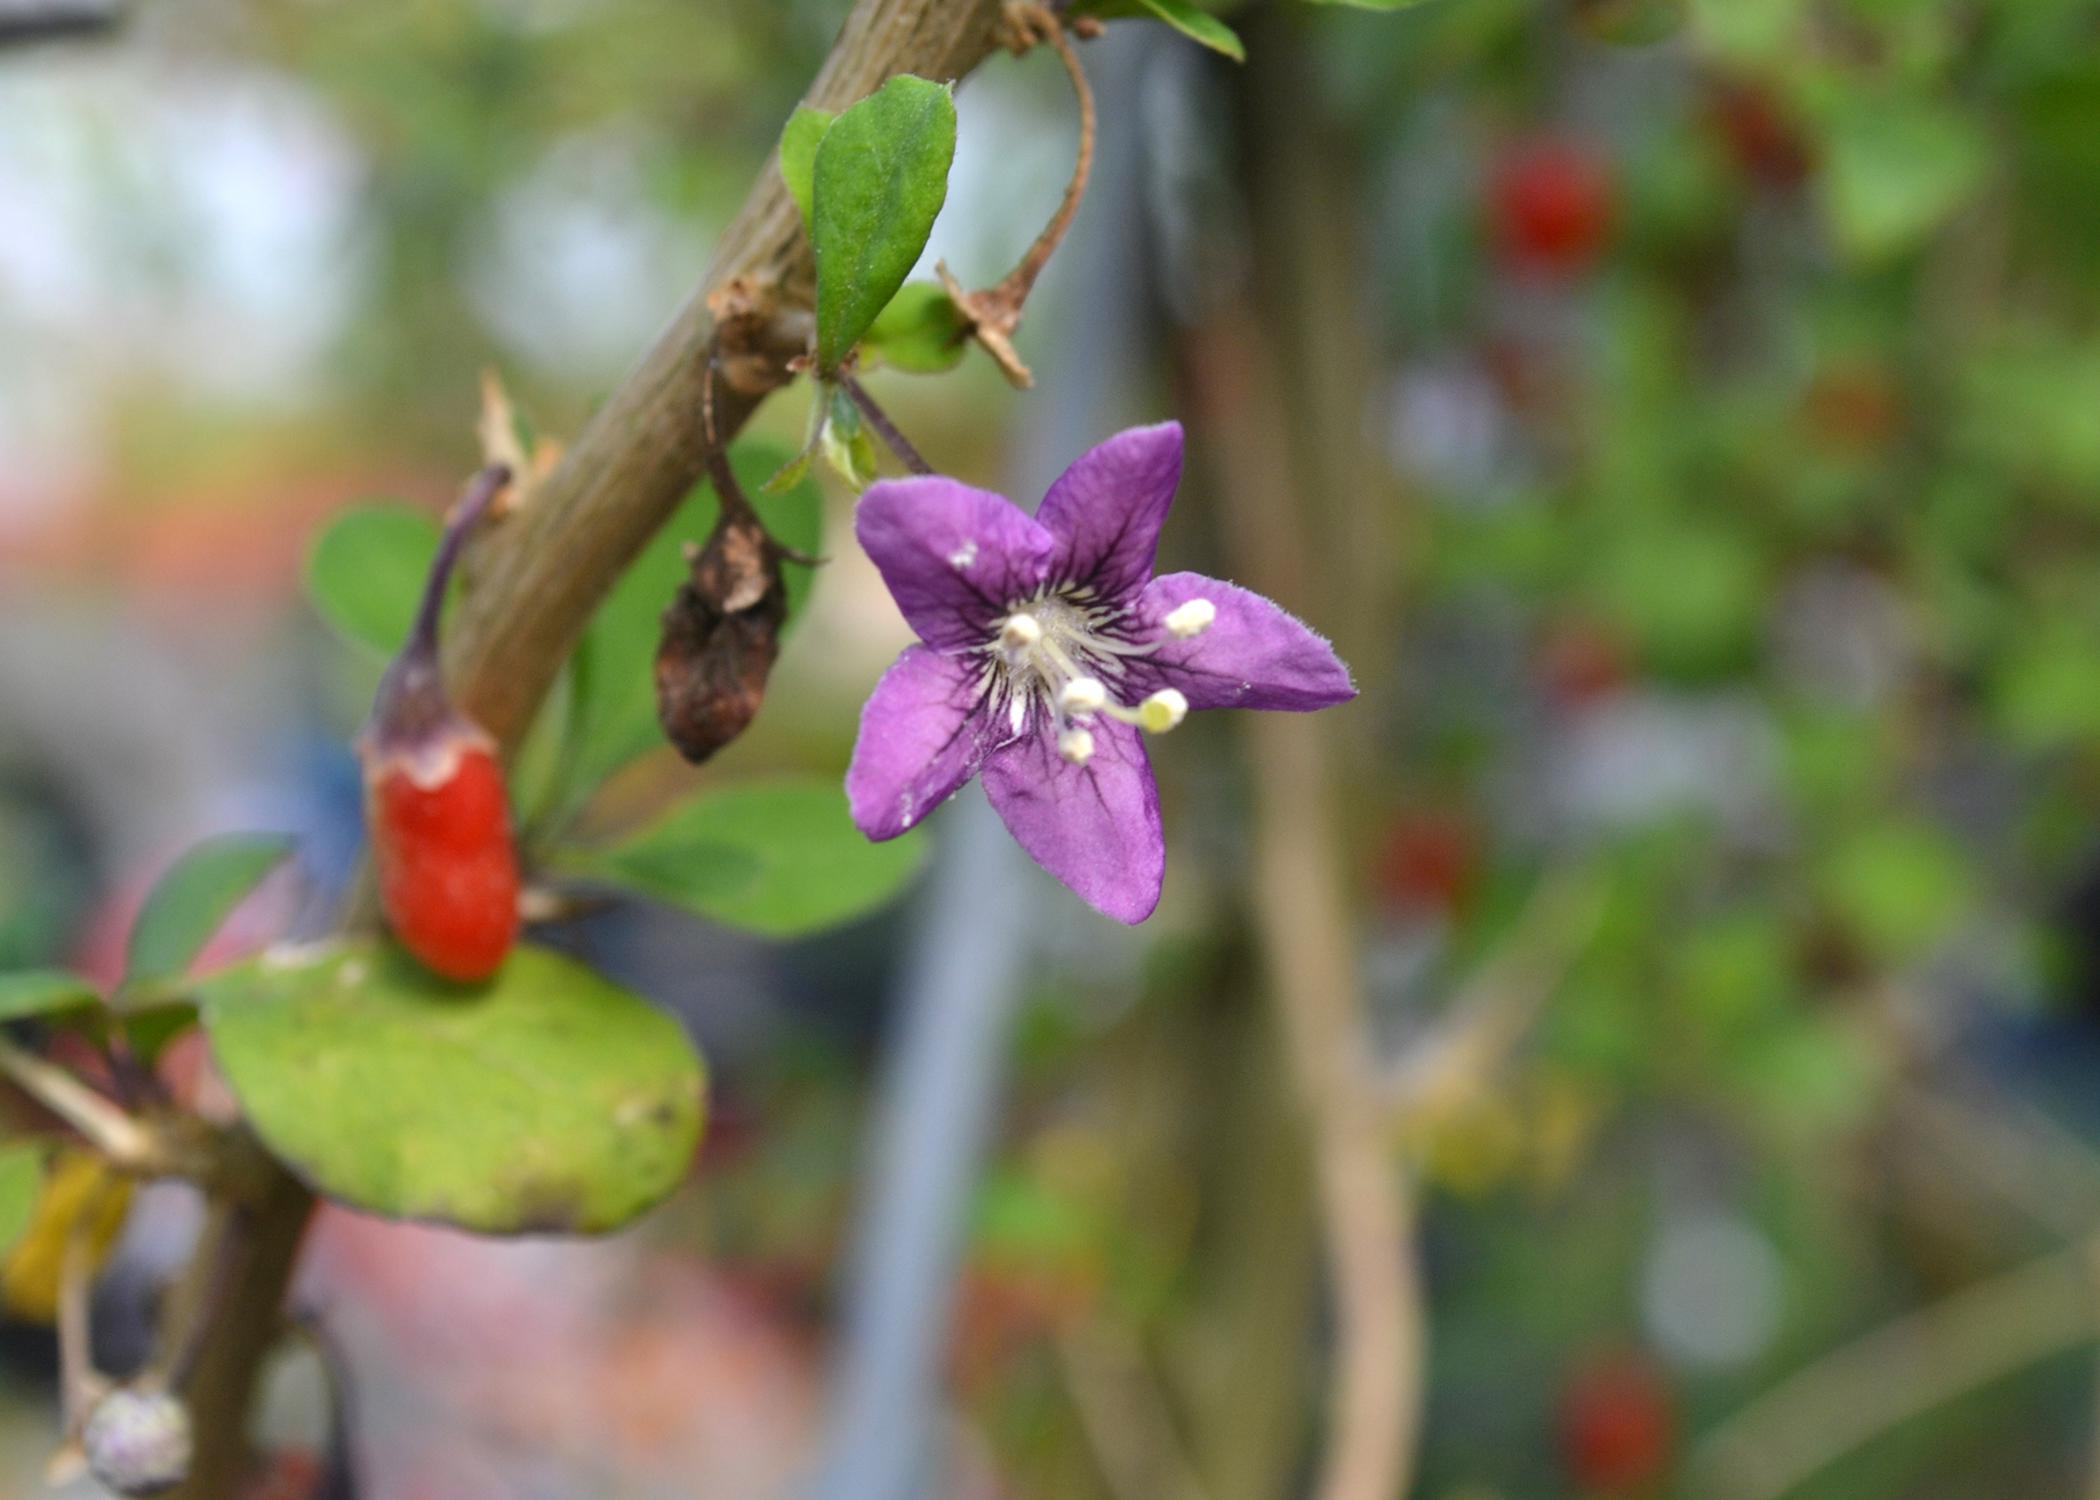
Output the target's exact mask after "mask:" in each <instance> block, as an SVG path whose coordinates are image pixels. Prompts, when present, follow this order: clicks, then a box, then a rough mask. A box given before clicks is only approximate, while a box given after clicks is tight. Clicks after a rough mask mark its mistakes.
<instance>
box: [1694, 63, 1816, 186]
mask: <svg viewBox="0 0 2100 1500" xmlns="http://www.w3.org/2000/svg"><path fill="white" fill-rule="evenodd" d="M1707 118H1708V119H1709V120H1710V121H1711V122H1712V125H1713V129H1714V132H1715V134H1716V135H1718V136H1719V137H1720V139H1721V144H1722V146H1723V147H1724V148H1725V149H1726V150H1727V152H1728V156H1729V159H1730V160H1731V161H1733V162H1734V163H1735V165H1736V168H1737V170H1738V171H1740V172H1742V173H1743V175H1744V176H1746V177H1749V178H1751V179H1753V180H1754V181H1757V182H1761V183H1764V184H1765V185H1766V186H1768V187H1775V188H1791V187H1798V186H1800V184H1801V182H1802V180H1803V179H1804V178H1806V177H1807V176H1808V174H1809V170H1810V169H1811V168H1812V167H1813V166H1814V165H1815V160H1814V155H1813V153H1812V152H1811V150H1810V149H1809V144H1808V139H1807V137H1805V136H1804V135H1803V134H1802V133H1801V130H1800V128H1799V127H1798V126H1797V125H1796V124H1795V123H1794V120H1793V118H1792V117H1791V116H1790V115H1789V113H1788V112H1787V110H1786V109H1785V107H1784V106H1783V105H1781V103H1780V102H1779V98H1778V96H1777V95H1776V94H1775V93H1774V92H1773V91H1772V89H1771V88H1770V87H1769V86H1767V85H1765V84H1762V83H1757V82H1753V81H1751V80H1748V79H1740V78H1718V79H1715V80H1714V82H1713V84H1712V87H1711V92H1710V93H1709V94H1708V97H1707Z"/></svg>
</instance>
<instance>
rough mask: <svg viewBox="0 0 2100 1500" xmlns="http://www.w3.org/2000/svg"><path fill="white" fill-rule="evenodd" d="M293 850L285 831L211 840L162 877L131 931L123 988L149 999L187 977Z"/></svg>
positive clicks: (132, 996) (128, 993) (129, 996)
mask: <svg viewBox="0 0 2100 1500" xmlns="http://www.w3.org/2000/svg"><path fill="white" fill-rule="evenodd" d="M291 852H292V841H291V839H289V838H287V837H285V836H284V835H282V834H271V833H235V834H227V835H225V836H223V837H220V838H215V839H206V840H205V841H204V842H203V843H201V844H199V845H197V847H196V848H194V849H192V850H190V851H189V852H188V853H187V854H185V855H183V856H182V858H181V859H178V860H177V861H175V865H174V868H172V869H170V870H169V871H168V873H167V874H165V875H163V876H162V877H161V878H160V883H159V884H158V885H156V886H154V888H153V892H152V894H151V895H149V896H147V898H146V905H145V907H144V909H143V910H141V911H140V912H139V919H138V922H137V923H136V924H135V925H134V926H133V927H132V929H131V948H130V951H129V953H128V954H127V956H126V959H125V965H124V983H123V986H122V988H123V990H124V991H125V992H126V998H127V1000H130V999H138V998H144V997H149V996H150V995H151V992H153V991H154V990H156V989H162V988H164V987H166V986H168V985H171V984H173V983H174V982H175V981H177V980H179V979H181V978H182V976H183V974H184V973H185V972H186V971H187V970H188V968H189V966H190V965H191V964H192V963H193V962H195V961H196V958H197V955H198V954H199V953H200V952H202V951H203V949H204V945H205V944H206V943H208V942H210V941H211V939H212V935H213V934H214V933H216V932H217V931H218V930H219V928H220V927H222V926H224V925H225V922H226V919H227V918H228V917H230V916H232V915H233V909H234V908H235V907H236V906H239V905H240V904H241V902H242V900H243V899H244V898H245V897H246V896H247V895H248V893H249V892H250V891H252V890H254V889H255V887H256V886H257V885H258V884H259V883H260V882H261V880H262V878H263V877H264V876H265V875H267V874H269V873H270V872H271V871H272V870H274V869H276V868H277V866H278V865H280V864H282V863H283V862H284V860H285V858H286V857H287V856H288V855H289V854H290V853H291Z"/></svg>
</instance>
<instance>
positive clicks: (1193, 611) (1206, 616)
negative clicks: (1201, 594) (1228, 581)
mask: <svg viewBox="0 0 2100 1500" xmlns="http://www.w3.org/2000/svg"><path fill="white" fill-rule="evenodd" d="M1217 618H1218V606H1217V605H1215V604H1213V603H1211V602H1210V601H1209V600H1208V599H1190V600H1188V601H1187V602H1185V603H1182V604H1178V605H1176V606H1175V607H1174V608H1173V609H1172V610H1170V611H1169V612H1168V614H1167V618H1166V620H1165V621H1164V622H1163V623H1164V624H1165V625H1166V627H1167V634H1168V635H1171V636H1173V637H1174V638H1175V639H1176V640H1181V641H1186V640H1189V639H1191V638H1193V637H1195V636H1199V635H1201V634H1203V632H1204V631H1206V630H1208V629H1210V627H1211V624H1212V622H1213V621H1215V620H1216V619H1217Z"/></svg>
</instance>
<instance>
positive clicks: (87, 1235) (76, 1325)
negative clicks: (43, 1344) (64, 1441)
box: [58, 1179, 113, 1434]
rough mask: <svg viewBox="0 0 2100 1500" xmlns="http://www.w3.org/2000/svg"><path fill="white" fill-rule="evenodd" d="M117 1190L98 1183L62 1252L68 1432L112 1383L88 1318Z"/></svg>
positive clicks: (61, 1371) (61, 1387) (63, 1405)
mask: <svg viewBox="0 0 2100 1500" xmlns="http://www.w3.org/2000/svg"><path fill="white" fill-rule="evenodd" d="M111 1191H113V1184H112V1183H111V1182H109V1181H108V1180H107V1179H104V1180H102V1181H101V1182H98V1183H97V1184H96V1185H95V1188H94V1190H93V1191H92V1192H91V1193H89V1194H88V1196H87V1199H86V1201H85V1202H83V1203H82V1204H81V1206H80V1212H79V1214H78V1215H77V1216H76V1217H75V1218H74V1220H73V1222H72V1223H71V1224H69V1225H67V1226H66V1240H65V1245H64V1247H63V1248H62V1249H61V1251H60V1253H59V1262H58V1394H59V1406H60V1410H61V1412H62V1414H63V1416H64V1420H65V1429H66V1431H67V1433H68V1434H72V1433H77V1432H79V1430H80V1426H81V1424H82V1423H83V1422H85V1421H86V1420H87V1416H88V1413H89V1411H91V1410H92V1409H93V1408H94V1405H95V1403H96V1402H97V1401H99V1400H100V1399H101V1398H102V1397H103V1396H104V1395H106V1394H107V1393H108V1391H109V1382H108V1381H107V1380H105V1379H104V1378H103V1377H102V1375H101V1373H100V1372H99V1371H97V1370H96V1368H95V1343H94V1335H93V1332H92V1330H91V1329H90V1327H89V1322H88V1317H89V1302H90V1299H91V1296H92V1294H93V1291H94V1286H95V1244H94V1241H95V1230H96V1228H97V1225H98V1222H99V1220H100V1219H101V1217H102V1205H103V1204H104V1202H106V1201H107V1199H108V1197H109V1194H110V1193H111Z"/></svg>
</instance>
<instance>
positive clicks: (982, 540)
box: [853, 476, 1057, 651]
mask: <svg viewBox="0 0 2100 1500" xmlns="http://www.w3.org/2000/svg"><path fill="white" fill-rule="evenodd" d="M853 529H854V532H855V533H856V534H857V535H858V536H859V537H860V544H861V546H862V547H864V548H866V549H867V553H868V556H869V557H870V558H872V559H874V562H875V566H876V567H877V568H879V569H881V570H882V581H883V582H884V583H886V584H888V585H889V589H890V593H891V594H892V595H893V596H894V597H895V598H896V601H897V607H898V608H899V609H901V610H903V611H904V618H905V619H907V620H909V621H910V622H911V627H912V629H914V630H916V631H917V632H918V633H919V639H920V640H922V641H924V642H926V644H927V645H929V646H938V647H940V648H941V649H942V650H945V651H959V650H964V649H966V648H968V647H972V646H981V645H983V644H984V643H985V642H986V641H987V640H989V639H990V638H991V636H992V634H993V633H994V631H995V630H996V629H997V626H998V622H999V621H1000V619H1002V618H1003V617H1004V616H1005V615H1006V613H1007V611H1008V609H1009V608H1010V607H1011V606H1012V605H1014V604H1016V603H1018V602H1019V601H1021V600H1023V599H1026V598H1028V597H1029V596H1030V595H1032V594H1034V593H1035V592H1036V590H1037V589H1039V588H1041V587H1042V583H1043V579H1044V578H1045V577H1046V576H1047V575H1048V572H1049V566H1050V558H1051V554H1052V553H1053V552H1054V551H1055V550H1056V545H1057V544H1056V541H1055V539H1054V538H1052V537H1051V535H1050V533H1049V532H1047V531H1045V530H1044V529H1043V528H1042V527H1040V526H1038V525H1037V524H1036V523H1035V522H1034V521H1033V520H1031V519H1030V518H1029V516H1028V513H1027V512H1026V511H1024V510H1022V509H1021V508H1020V507H1019V506H1017V505H1015V504H1014V503H1013V502H1012V501H1011V500H1008V499H1006V498H1005V497H1004V496H1003V495H994V494H992V493H991V492H990V491H988V490H978V489H972V488H971V487H970V486H969V485H966V484H958V483H956V482H955V481H954V480H952V479H942V478H940V477H938V476H928V477H925V478H919V479H885V480H882V481H880V482H879V483H876V484H873V485H870V486H869V487H868V492H867V494H865V495H863V496H861V500H860V504H859V506H858V507H857V508H856V509H855V510H854V512H853Z"/></svg>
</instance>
